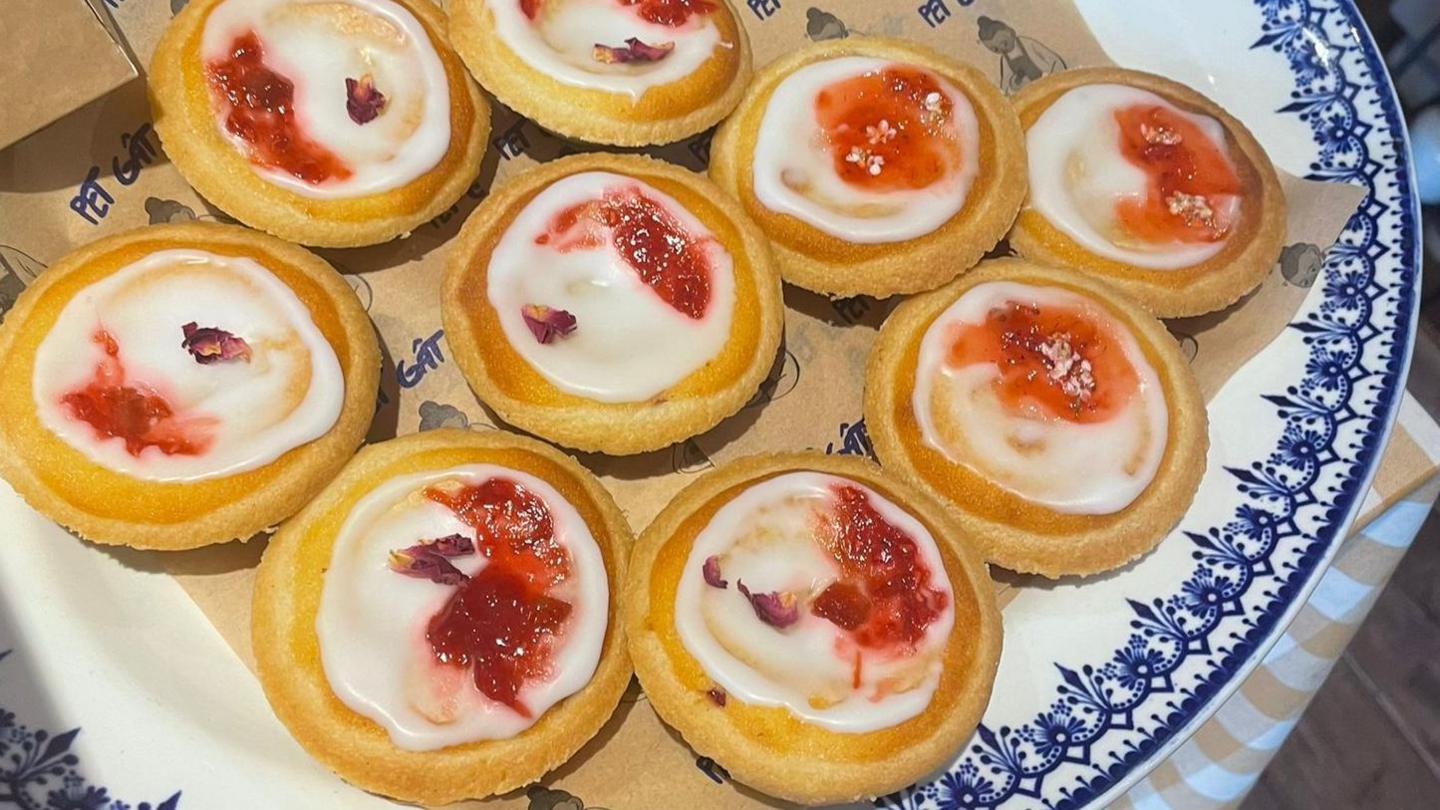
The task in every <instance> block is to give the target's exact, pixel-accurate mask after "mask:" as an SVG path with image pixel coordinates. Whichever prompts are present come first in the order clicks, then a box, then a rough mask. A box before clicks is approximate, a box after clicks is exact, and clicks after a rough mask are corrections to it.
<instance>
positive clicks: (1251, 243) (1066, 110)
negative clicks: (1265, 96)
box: [1010, 67, 1285, 318]
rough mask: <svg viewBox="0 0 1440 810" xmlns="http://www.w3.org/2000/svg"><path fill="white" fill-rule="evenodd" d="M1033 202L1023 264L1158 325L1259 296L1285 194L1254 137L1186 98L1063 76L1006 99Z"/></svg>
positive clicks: (1017, 242)
mask: <svg viewBox="0 0 1440 810" xmlns="http://www.w3.org/2000/svg"><path fill="white" fill-rule="evenodd" d="M1013 101H1014V103H1015V109H1016V110H1018V111H1019V113H1020V120H1021V122H1022V123H1023V124H1024V126H1025V149H1026V152H1027V153H1028V155H1029V161H1030V168H1029V173H1030V196H1029V198H1028V199H1027V200H1026V204H1025V207H1024V209H1022V210H1021V212H1020V216H1019V218H1018V219H1017V220H1016V222H1015V229H1014V230H1013V231H1012V232H1011V234H1010V246H1011V247H1013V248H1014V249H1015V250H1016V251H1018V252H1019V253H1020V254H1021V255H1023V256H1025V257H1027V258H1030V259H1034V260H1035V261H1038V262H1042V263H1045V264H1050V265H1054V266H1057V267H1068V268H1071V269H1074V270H1079V271H1081V272H1084V273H1089V274H1091V275H1093V276H1095V277H1097V278H1101V279H1103V280H1105V281H1108V282H1110V283H1112V284H1114V285H1115V286H1117V287H1119V288H1120V289H1121V290H1123V291H1124V292H1126V293H1128V294H1129V295H1130V296H1131V297H1132V298H1134V299H1135V300H1137V301H1139V302H1140V303H1141V304H1144V305H1145V307H1146V308H1147V309H1149V310H1150V311H1151V312H1152V313H1154V314H1155V315H1157V316H1159V317H1162V318H1169V317H1178V316H1186V315H1199V314H1201V313H1205V312H1211V311H1214V310H1217V309H1221V308H1223V307H1225V306H1227V305H1229V304H1232V303H1234V302H1235V301H1236V300H1238V299H1239V298H1240V296H1242V295H1244V294H1245V293H1247V292H1249V291H1250V290H1252V289H1254V288H1255V287H1256V285H1258V284H1259V283H1260V281H1261V280H1262V279H1263V278H1264V277H1265V274H1266V273H1268V272H1269V271H1270V268H1271V267H1272V266H1273V265H1274V264H1275V260H1276V259H1277V258H1279V256H1280V248H1281V246H1282V244H1283V243H1284V240H1285V194H1284V192H1283V191H1282V190H1281V188H1280V180H1279V178H1278V177H1277V176H1276V174H1275V167H1274V166H1272V165H1271V164H1270V159H1269V158H1268V157H1267V156H1266V155H1265V150H1264V149H1262V148H1261V147H1260V144H1259V143H1257V142H1256V141H1255V138H1254V137H1253V136H1252V135H1251V134H1250V130H1248V129H1246V128H1245V125H1244V124H1242V123H1240V122H1239V121H1237V120H1236V119H1235V118H1234V117H1233V116H1231V115H1230V114H1229V113H1227V112H1225V110H1223V109H1221V108H1220V106H1219V105H1217V104H1216V103H1215V102H1213V101H1211V100H1210V99H1208V98H1206V97H1204V96H1202V95H1200V94H1199V93H1197V92H1195V91H1194V90H1192V89H1190V88H1189V87H1186V86H1185V85H1182V84H1178V83H1176V82H1173V81H1170V80H1169V79H1165V78H1162V77H1160V76H1155V75H1152V74H1149V73H1141V72H1139V71H1135V70H1125V69H1123V68H1111V67H1104V68H1082V69H1079V70H1067V71H1064V72H1061V73H1055V74H1052V75H1050V76H1046V77H1044V78H1042V79H1038V80H1036V81H1034V82H1031V83H1030V84H1028V85H1026V86H1025V88H1024V89H1022V90H1021V91H1020V92H1019V93H1017V94H1016V95H1015V96H1014V97H1013Z"/></svg>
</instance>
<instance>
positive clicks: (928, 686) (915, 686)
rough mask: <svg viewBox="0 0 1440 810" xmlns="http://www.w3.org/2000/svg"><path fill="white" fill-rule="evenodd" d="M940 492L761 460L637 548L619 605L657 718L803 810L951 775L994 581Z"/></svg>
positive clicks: (730, 468) (688, 491)
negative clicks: (942, 771)
mask: <svg viewBox="0 0 1440 810" xmlns="http://www.w3.org/2000/svg"><path fill="white" fill-rule="evenodd" d="M965 541H966V537H965V534H964V532H963V531H962V530H961V528H960V527H959V526H958V525H957V524H956V523H955V521H954V520H953V519H951V518H950V517H949V516H947V515H946V514H945V510H944V509H943V508H942V507H941V506H940V504H939V503H938V502H936V501H934V500H933V499H931V498H930V497H929V496H928V495H925V494H924V493H922V492H920V491H919V490H916V489H914V488H912V487H910V486H909V485H907V484H904V483H902V482H901V481H899V480H897V479H893V478H892V477H890V476H888V475H886V474H885V473H884V472H882V471H881V470H880V469H879V468H878V467H876V466H875V465H874V464H872V463H870V462H868V461H862V460H859V459H857V458H853V457H843V456H822V455H819V454H814V453H811V454H805V453H790V454H777V455H763V456H752V457H750V458H746V459H742V460H740V461H736V462H734V463H732V464H728V465H725V466H723V467H721V468H719V469H717V470H715V471H713V472H710V473H706V474H705V475H704V476H702V477H701V478H699V479H698V480H697V481H695V483H693V484H691V485H690V486H688V487H686V488H685V489H684V490H682V491H681V492H680V494H679V495H677V496H676V497H675V500H673V501H671V502H670V504H669V505H668V506H666V507H665V509H664V510H663V511H661V513H660V514H659V515H658V516H657V517H656V518H655V520H654V522H652V523H651V524H650V527H649V528H648V529H646V530H645V532H644V533H643V534H642V535H641V537H640V540H639V542H638V543H637V544H636V547H635V554H634V556H633V557H632V558H631V567H630V574H629V576H628V581H627V584H626V590H625V601H624V606H623V611H624V616H625V631H626V636H627V638H628V642H629V645H630V655H631V657H632V658H633V659H634V660H635V674H636V675H637V676H638V677H639V678H640V684H641V686H642V687H644V689H645V693H646V695H648V696H649V698H650V705H651V706H653V707H654V708H655V711H656V712H658V713H659V715H660V717H661V718H662V719H663V720H664V721H665V722H666V723H668V724H670V725H671V726H673V727H674V728H675V729H676V730H678V731H679V732H680V734H681V735H682V736H683V737H684V738H685V741H686V742H687V743H689V744H690V745H691V747H693V748H694V749H695V750H696V751H697V752H699V753H702V754H704V755H706V756H709V757H713V758H714V759H715V761H716V762H717V763H719V764H720V765H722V766H724V767H725V768H726V770H728V771H729V772H730V774H731V776H733V777H734V778H735V779H737V780H739V781H740V782H743V783H745V784H747V785H750V786H751V787H754V788H758V789H759V790H762V791H764V792H766V793H769V794H772V795H775V796H780V797H782V798H785V799H790V800H792V801H798V802H804V803H807V804H822V803H831V802H847V801H852V800H856V799H862V798H871V797H874V796H877V795H881V794H885V793H889V792H891V791H893V790H897V789H899V788H902V787H904V786H906V785H909V784H911V783H913V782H914V781H916V780H917V779H920V778H921V777H923V776H925V775H926V774H928V773H930V772H931V771H933V770H934V769H936V768H938V767H940V766H941V765H942V764H945V763H947V762H949V761H950V759H951V757H953V756H954V755H955V753H956V752H957V751H958V750H959V748H960V746H961V745H963V744H964V742H965V740H966V739H968V738H969V736H970V735H971V733H972V732H973V731H974V730H975V726H976V725H977V724H978V722H979V720H980V716H981V714H982V713H983V712H984V710H985V706H986V704H987V702H988V701H989V698H990V688H991V685H992V683H993V682H994V678H995V668H996V666H997V664H998V662H999V657H1000V635H1001V623H1000V613H999V609H998V608H997V607H996V602H995V592H994V585H993V584H992V583H991V581H990V578H989V576H988V575H987V574H986V571H985V564H984V562H983V561H982V560H981V559H980V557H979V555H978V554H977V553H976V551H975V550H974V549H972V548H971V547H970V546H969V545H968V544H967V543H966V542H965Z"/></svg>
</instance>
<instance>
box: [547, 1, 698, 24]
mask: <svg viewBox="0 0 1440 810" xmlns="http://www.w3.org/2000/svg"><path fill="white" fill-rule="evenodd" d="M541 2H542V0H520V12H521V13H522V14H524V15H525V17H526V18H527V19H530V20H533V19H535V18H536V17H537V16H538V15H539V14H540V4H541ZM618 2H619V4H620V5H622V6H625V7H626V8H634V9H635V13H636V15H637V16H639V17H640V19H642V20H644V21H645V22H648V23H654V24H655V25H664V26H667V27H670V28H675V27H678V26H681V25H684V24H685V23H686V22H687V21H688V20H689V19H690V18H691V17H692V16H700V15H704V14H709V13H710V12H712V11H714V10H715V4H714V3H713V2H711V0H618Z"/></svg>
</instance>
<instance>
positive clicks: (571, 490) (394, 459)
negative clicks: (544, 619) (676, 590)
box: [250, 428, 632, 805]
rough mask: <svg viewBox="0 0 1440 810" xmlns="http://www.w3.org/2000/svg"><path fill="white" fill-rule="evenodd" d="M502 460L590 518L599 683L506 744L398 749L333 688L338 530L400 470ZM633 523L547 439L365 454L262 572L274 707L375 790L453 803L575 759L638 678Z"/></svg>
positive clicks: (282, 539)
mask: <svg viewBox="0 0 1440 810" xmlns="http://www.w3.org/2000/svg"><path fill="white" fill-rule="evenodd" d="M462 464H495V465H499V466H503V467H507V468H510V469H515V470H519V471H521V472H525V473H529V474H531V475H534V476H536V477H537V478H540V479H541V480H543V481H545V482H546V483H548V484H550V485H551V486H553V487H554V488H555V489H556V490H557V491H559V492H560V494H561V495H563V496H564V497H565V499H566V500H567V501H569V502H570V503H571V504H572V505H573V506H574V507H575V508H576V510H577V511H578V512H579V513H580V515H581V517H583V518H584V520H585V523H586V525H587V526H588V527H589V529H590V532H591V534H592V535H593V536H594V538H595V541H596V544H597V545H598V546H599V548H600V552H601V555H602V556H603V558H604V561H605V570H606V576H607V578H608V582H609V591H610V620H609V622H608V623H607V625H606V628H605V640H604V644H603V647H602V649H601V653H600V660H599V663H598V664H597V666H596V669H595V674H594V675H593V676H592V677H591V679H590V682H589V683H588V684H586V685H585V686H584V687H583V688H582V689H581V690H580V691H578V692H576V693H574V694H572V695H570V696H569V697H567V698H565V699H564V700H562V701H561V702H559V703H557V704H555V705H554V706H552V707H551V708H550V709H549V710H548V711H546V712H545V713H544V714H543V715H541V716H540V718H539V719H538V720H537V721H536V722H535V724H534V725H532V726H531V727H529V728H528V729H526V730H524V731H522V732H521V733H519V734H517V735H515V736H514V737H510V738H508V739H496V740H477V741H474V742H468V743H462V744H460V745H454V746H450V747H447V748H441V749H438V750H433V751H406V750H403V749H401V748H398V747H396V746H395V745H394V744H393V743H392V742H391V741H390V737H389V735H388V734H387V733H386V731H385V730H384V729H383V728H381V727H380V726H379V725H378V724H376V723H375V722H374V721H373V720H371V719H370V718H368V717H364V716H362V715H360V714H357V713H355V712H354V711H352V710H351V709H350V708H349V707H347V706H346V705H345V704H344V703H342V702H341V701H340V699H339V698H338V697H336V695H335V694H334V692H332V691H331V688H330V684H329V681H328V680H327V679H326V676H325V672H324V669H323V667H322V665H321V660H320V649H319V640H318V637H317V634H316V631H315V620H316V614H317V612H318V610H319V605H320V593H321V589H322V587H323V585H324V576H325V571H326V568H327V566H328V565H329V562H330V555H331V550H332V548H333V546H334V542H335V537H336V533H337V532H338V531H339V528H340V526H341V524H342V523H343V522H344V520H345V517H346V516H347V515H348V514H349V511H350V509H351V508H352V507H353V506H354V505H355V503H356V502H357V501H358V500H359V499H360V498H362V497H363V496H364V495H365V494H366V493H367V492H369V491H370V490H371V489H373V488H374V487H376V486H378V485H380V484H381V483H383V482H384V481H386V480H389V479H391V478H394V477H395V476H399V475H406V474H410V473H417V472H423V471H425V470H438V469H445V468H449V467H454V466H458V465H462ZM631 540H632V537H631V534H630V527H629V525H628V524H627V523H626V521H625V517H624V515H622V514H621V513H620V509H619V507H617V506H616V505H615V502H614V500H613V499H612V498H611V497H610V494H609V493H608V492H606V490H605V488H604V487H603V486H601V484H600V482H599V481H598V480H596V478H595V477H594V476H593V475H591V474H590V473H589V472H588V471H587V470H585V468H583V467H581V466H580V465H579V464H578V463H576V462H575V460H574V459H571V458H570V457H568V456H566V455H564V454H563V453H560V452H558V451H557V450H555V449H554V448H552V447H550V446H549V445H547V444H544V443H542V442H539V441H536V440H534V439H529V438H526V437H523V436H515V435H512V434H509V433H504V432H501V431H466V430H457V429H452V428H442V429H439V430H432V431H427V432H425V433H417V434H413V435H410V436H405V437H402V438H399V439H393V440H391V441H386V442H381V443H379V444H374V445H370V446H368V447H366V448H364V449H362V450H361V451H360V452H359V453H358V454H357V455H356V456H355V457H354V459H353V460H352V461H351V463H350V464H348V465H346V467H345V469H344V470H342V471H341V472H340V474H339V476H337V477H336V478H335V479H334V481H333V482H332V483H331V484H330V485H329V486H328V487H326V488H325V490H324V491H323V492H321V493H320V495H319V496H317V497H316V498H315V500H314V501H312V502H311V503H310V504H309V505H308V506H307V507H305V509H304V511H302V512H301V513H300V514H298V515H296V516H295V518H294V519H292V520H290V521H288V522H287V523H286V524H285V525H284V526H282V527H281V529H280V531H279V532H278V533H276V535H275V537H274V538H273V539H272V540H271V541H270V545H269V547H268V548H266V550H265V556H264V557H263V558H262V559H261V561H260V567H259V569H257V571H256V578H255V591H254V597H253V601H252V607H251V625H250V628H251V639H252V642H253V644H254V648H255V665H256V672H257V673H258V675H259V677H260V685H261V686H262V687H263V688H264V690H265V697H266V698H267V699H268V700H269V701H270V706H271V707H272V708H273V709H274V710H275V714H276V716H277V717H279V718H280V720H281V722H283V723H284V724H285V726H286V728H288V729H289V730H290V733H291V734H293V735H294V736H295V739H296V740H297V741H298V742H299V743H300V745H301V746H302V747H304V748H305V750H306V751H308V752H309V753H310V755H311V756H313V757H315V758H316V759H318V760H319V761H320V762H321V763H323V764H324V765H325V766H326V767H328V768H330V769H331V770H333V771H335V772H336V773H337V774H339V775H340V777H341V778H343V779H345V780H346V781H348V782H350V783H352V784H354V785H357V786H359V787H361V788H364V789H365V790H369V791H373V792H376V793H380V794H383V795H386V796H390V797H392V798H395V799H399V800H401V801H407V802H415V803H417V804H427V805H431V804H445V803H448V802H453V801H458V800H460V799H465V798H481V797H485V796H490V795H494V794H497V793H504V792H505V791H508V790H513V789H514V788H517V787H520V786H522V785H526V784H529V783H530V782H533V781H535V780H537V779H539V778H540V777H541V776H542V775H544V774H545V773H546V772H547V771H550V770H551V769H553V768H555V767H557V766H559V765H560V764H562V763H564V762H565V761H566V760H567V759H569V758H570V757H571V756H572V755H574V753H575V752H576V751H577V750H579V748H580V746H582V745H584V744H585V742H586V741H588V740H589V739H590V738H591V737H593V736H594V735H595V733H596V732H598V731H599V730H600V727H601V726H603V725H604V724H605V722H606V720H608V719H609V718H610V715H611V714H612V713H613V712H614V710H615V707H616V706H617V705H618V704H619V702H620V697H621V695H623V694H624V692H625V688H626V687H627V686H628V685H629V683H630V674H631V669H630V657H629V655H628V653H627V652H626V649H625V641H624V637H623V635H622V629H621V623H620V621H619V619H618V617H617V613H616V610H617V605H618V602H619V598H620V587H621V584H622V583H623V582H624V573H625V564H626V558H627V556H628V554H629V550H630V545H631Z"/></svg>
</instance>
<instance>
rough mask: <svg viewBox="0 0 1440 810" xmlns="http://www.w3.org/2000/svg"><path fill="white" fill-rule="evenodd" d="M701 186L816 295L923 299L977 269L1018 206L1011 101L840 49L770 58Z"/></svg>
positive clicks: (948, 63) (927, 65)
mask: <svg viewBox="0 0 1440 810" xmlns="http://www.w3.org/2000/svg"><path fill="white" fill-rule="evenodd" d="M710 177H711V178H712V179H714V180H715V182H716V183H718V184H719V185H720V187H721V188H723V189H725V190H726V191H728V192H730V193H731V194H732V195H734V196H735V197H737V198H738V199H739V200H740V201H741V203H742V204H743V205H744V207H745V211H746V213H748V214H749V215H750V216H751V217H752V218H753V219H754V220H755V221H756V223H758V224H759V225H760V228H761V229H762V230H764V231H765V234H766V235H767V236H769V237H770V240H771V241H772V242H773V243H774V246H775V252H776V256H777V258H778V259H779V260H780V272H781V274H782V275H783V276H784V277H785V280H786V281H788V282H790V283H792V284H796V285H798V286H801V287H804V288H806V289H808V290H814V291H815V292H820V293H825V294H828V295H838V296H848V295H857V294H862V293H863V294H866V295H875V296H888V295H892V294H895V293H909V292H917V291H920V290H930V289H934V288H935V287H938V286H940V285H941V284H944V283H945V282H947V281H949V280H950V279H952V278H954V277H955V276H957V275H959V274H960V273H962V272H964V271H965V270H966V269H968V268H969V267H970V266H971V265H973V264H975V262H977V261H979V260H980V258H981V257H982V256H984V255H985V253H986V251H988V250H990V248H992V247H993V246H994V245H995V243H996V242H997V241H999V240H1000V238H1001V237H1003V236H1004V235H1005V232H1006V231H1007V230H1009V228H1010V224H1011V223H1012V222H1013V221H1014V219H1015V212H1016V211H1017V210H1018V209H1019V207H1020V203H1021V201H1022V200H1023V199H1024V198H1025V153H1024V148H1023V139H1022V137H1021V132H1020V124H1019V121H1018V120H1017V119H1016V117H1015V112H1014V110H1013V109H1012V108H1011V107H1010V103H1009V102H1008V101H1006V100H1005V98H1004V96H1002V95H1000V91H999V90H997V89H995V87H994V85H992V84H991V83H990V82H989V80H987V79H986V78H985V77H984V76H983V75H982V74H981V73H980V72H979V71H977V70H975V69H974V68H972V67H969V66H968V65H963V64H961V63H959V62H955V61H952V60H950V59H946V58H944V57H942V56H940V55H939V54H937V53H935V52H933V51H930V50H927V49H925V48H922V47H920V46H918V45H913V44H910V43H906V42H900V41H896V40H888V39H870V38H865V37H849V38H846V39H840V40H831V41H827V42H821V43H817V44H815V45H811V46H809V47H806V48H803V49H801V50H799V51H796V52H795V53H792V54H790V55H789V56H786V57H784V58H782V59H778V60H776V61H775V62H773V63H772V64H771V65H769V66H768V67H766V68H765V69H764V70H762V71H761V72H760V73H759V74H758V75H757V76H756V78H755V81H754V83H752V84H751V86H750V89H749V91H748V92H746V94H745V98H744V100H743V101H741V102H740V107H739V108H738V109H737V110H736V112H735V114H734V115H733V116H731V117H730V118H729V119H727V120H726V121H725V123H724V124H722V125H721V126H720V129H719V130H718V131H717V132H716V134H715V142H714V145H713V147H712V149H711V160H710Z"/></svg>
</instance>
